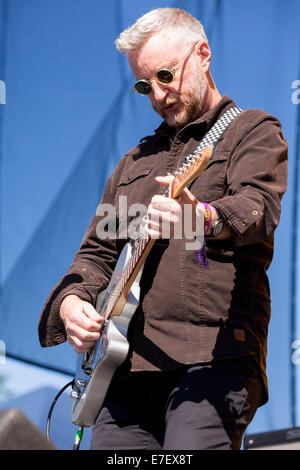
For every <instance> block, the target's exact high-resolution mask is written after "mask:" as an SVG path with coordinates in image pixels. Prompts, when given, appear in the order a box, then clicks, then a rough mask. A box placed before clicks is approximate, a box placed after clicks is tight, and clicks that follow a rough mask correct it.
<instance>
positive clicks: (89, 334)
mask: <svg viewBox="0 0 300 470" xmlns="http://www.w3.org/2000/svg"><path fill="white" fill-rule="evenodd" d="M66 331H67V336H70V337H73V338H75V337H76V338H78V339H79V340H80V341H82V342H83V343H94V342H95V341H98V339H99V338H100V330H99V331H88V330H85V329H84V328H81V327H80V326H78V325H74V324H73V325H71V326H70V327H69V328H68V329H67V330H66Z"/></svg>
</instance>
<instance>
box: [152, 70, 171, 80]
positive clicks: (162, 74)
mask: <svg viewBox="0 0 300 470" xmlns="http://www.w3.org/2000/svg"><path fill="white" fill-rule="evenodd" d="M156 77H157V80H159V81H160V82H161V83H171V82H172V81H173V78H174V77H173V74H172V72H171V71H170V70H168V69H161V70H159V71H158V72H157V74H156Z"/></svg>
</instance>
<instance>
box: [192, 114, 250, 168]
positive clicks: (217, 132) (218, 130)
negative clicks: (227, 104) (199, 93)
mask: <svg viewBox="0 0 300 470" xmlns="http://www.w3.org/2000/svg"><path fill="white" fill-rule="evenodd" d="M243 111H244V110H243V109H241V108H237V107H232V108H229V109H228V110H227V111H226V112H225V113H224V114H222V116H220V117H219V119H218V120H217V121H216V122H215V124H214V125H213V126H212V128H211V129H210V130H209V131H208V132H207V133H206V134H205V136H204V137H203V139H202V140H201V142H200V144H199V145H198V146H197V148H196V149H195V150H194V152H193V153H192V154H188V155H186V156H185V157H184V161H183V162H184V163H187V162H188V161H189V160H191V159H193V158H194V155H195V154H197V153H201V151H202V150H203V149H204V148H205V147H215V146H216V144H217V142H218V140H219V139H220V138H221V137H222V135H223V134H224V132H225V131H226V129H227V127H228V126H229V124H230V123H231V122H232V121H233V120H234V119H235V118H236V117H238V116H239V114H241V113H242V112H243Z"/></svg>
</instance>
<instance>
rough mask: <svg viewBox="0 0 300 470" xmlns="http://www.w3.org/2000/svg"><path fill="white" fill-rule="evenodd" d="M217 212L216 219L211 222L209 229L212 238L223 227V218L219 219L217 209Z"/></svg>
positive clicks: (218, 233) (220, 231)
mask: <svg viewBox="0 0 300 470" xmlns="http://www.w3.org/2000/svg"><path fill="white" fill-rule="evenodd" d="M217 214H218V215H217V220H216V221H215V222H214V223H213V224H212V226H211V229H210V236H211V237H214V238H215V237H217V236H218V235H220V233H222V231H223V228H224V220H222V219H221V216H220V214H219V212H218V211H217Z"/></svg>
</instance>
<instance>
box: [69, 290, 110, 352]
mask: <svg viewBox="0 0 300 470" xmlns="http://www.w3.org/2000/svg"><path fill="white" fill-rule="evenodd" d="M60 317H61V319H62V321H63V322H64V325H65V329H66V333H67V338H68V341H69V343H70V344H71V346H72V347H73V349H74V350H75V351H76V352H77V353H85V352H89V350H90V349H91V347H92V346H94V344H95V342H96V341H97V340H98V339H99V337H100V328H101V323H102V321H103V320H104V318H103V317H102V316H101V315H99V313H98V312H97V311H96V310H95V309H94V307H93V306H92V304H90V303H89V302H86V301H84V300H82V299H81V298H80V297H78V296H77V295H73V294H70V295H68V296H67V297H65V298H64V300H63V301H62V303H61V306H60Z"/></svg>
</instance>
